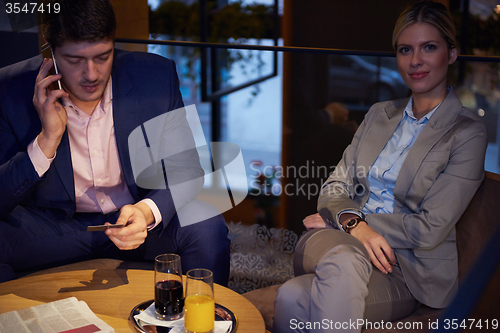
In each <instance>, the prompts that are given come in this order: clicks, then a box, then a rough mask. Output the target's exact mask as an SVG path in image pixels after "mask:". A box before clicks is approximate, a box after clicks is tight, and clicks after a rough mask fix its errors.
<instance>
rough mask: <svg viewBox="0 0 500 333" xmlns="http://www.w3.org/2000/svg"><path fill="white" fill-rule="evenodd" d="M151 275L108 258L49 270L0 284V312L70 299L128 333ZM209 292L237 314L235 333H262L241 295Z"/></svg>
mask: <svg viewBox="0 0 500 333" xmlns="http://www.w3.org/2000/svg"><path fill="white" fill-rule="evenodd" d="M153 277H154V272H153V271H152V270H143V269H137V268H134V264H129V263H127V262H122V261H119V260H111V259H97V260H89V261H85V262H82V263H76V264H71V265H66V266H61V267H57V268H53V269H48V270H45V271H41V272H37V273H34V274H31V275H28V276H25V277H22V278H20V279H17V280H13V281H8V282H4V283H0V313H4V312H9V311H14V310H19V309H23V308H27V307H31V306H35V305H40V304H43V303H47V302H52V301H56V300H60V299H63V298H68V297H73V296H74V297H76V298H77V299H78V300H81V301H85V302H86V303H87V304H88V306H89V307H90V309H91V310H92V311H93V312H94V313H95V314H96V315H97V317H99V318H100V319H102V320H104V321H105V322H106V323H107V324H108V325H110V326H111V327H113V328H114V329H115V332H117V333H121V332H133V331H134V330H133V328H132V327H131V326H130V324H129V322H128V317H129V314H130V311H131V310H132V309H133V308H134V307H135V306H136V305H138V304H139V303H142V302H144V301H147V300H150V299H153V297H154V287H153V280H154V278H153ZM214 289H215V290H214V293H215V302H216V303H219V304H221V305H223V306H224V307H226V308H228V309H229V310H231V311H232V312H233V313H234V315H235V316H236V318H237V320H238V326H237V330H236V332H237V333H259V332H265V327H264V320H263V319H262V316H261V314H260V313H259V311H258V310H257V309H256V308H255V306H254V305H253V304H252V303H250V302H249V301H248V300H247V299H246V298H245V297H243V296H241V295H240V294H238V293H236V292H234V291H232V290H230V289H228V288H225V287H222V286H220V285H217V284H215V285H214Z"/></svg>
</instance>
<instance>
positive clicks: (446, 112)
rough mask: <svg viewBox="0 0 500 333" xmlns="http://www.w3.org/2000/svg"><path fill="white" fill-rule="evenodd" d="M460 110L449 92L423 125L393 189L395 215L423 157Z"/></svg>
mask: <svg viewBox="0 0 500 333" xmlns="http://www.w3.org/2000/svg"><path fill="white" fill-rule="evenodd" d="M461 108H462V104H460V101H459V100H458V99H457V97H456V96H455V94H454V93H453V91H450V92H449V93H448V96H447V97H446V98H445V100H444V101H443V102H442V104H441V105H440V106H439V107H438V108H437V109H436V111H435V112H434V114H433V115H432V116H431V118H429V122H428V123H427V124H426V125H425V127H424V129H423V130H422V132H421V133H420V135H419V136H418V138H417V140H416V141H415V143H414V145H413V147H412V148H411V150H410V152H409V153H408V156H407V157H406V159H405V161H404V163H403V166H402V167H401V170H400V172H399V175H398V178H397V180H396V185H395V187H394V197H395V198H396V203H395V206H394V212H395V213H396V212H398V209H401V207H402V203H404V202H405V200H406V196H407V194H408V191H409V189H410V185H411V184H412V182H413V179H414V178H415V175H416V173H417V171H418V169H419V168H420V164H421V163H422V161H423V160H424V158H425V156H427V154H428V153H429V151H430V150H431V149H432V147H434V145H436V143H437V142H438V141H439V139H441V137H442V136H443V135H444V134H445V133H446V132H448V131H449V130H450V129H451V128H452V127H453V125H454V123H455V119H456V117H457V115H458V113H459V112H460V110H461Z"/></svg>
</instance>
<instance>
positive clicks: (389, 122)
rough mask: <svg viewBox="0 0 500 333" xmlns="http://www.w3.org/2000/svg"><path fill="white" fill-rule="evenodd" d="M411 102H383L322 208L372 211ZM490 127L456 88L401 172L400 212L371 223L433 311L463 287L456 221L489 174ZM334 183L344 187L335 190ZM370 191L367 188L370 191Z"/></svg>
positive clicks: (324, 211) (329, 213) (374, 217)
mask: <svg viewBox="0 0 500 333" xmlns="http://www.w3.org/2000/svg"><path fill="white" fill-rule="evenodd" d="M407 103H408V99H403V100H396V101H389V102H382V103H377V104H375V105H374V106H373V107H372V108H371V109H370V111H369V112H368V113H367V115H366V117H365V120H364V121H363V123H362V124H361V126H360V127H359V129H358V131H357V132H356V134H355V136H354V139H353V141H352V143H351V144H350V145H349V147H348V148H347V149H346V151H345V152H344V157H343V158H342V160H341V162H340V163H339V165H338V168H337V169H336V172H334V173H333V174H332V175H331V176H330V178H329V179H328V180H327V182H326V183H329V182H333V183H331V184H332V185H330V186H327V187H325V191H324V192H323V193H322V195H321V196H320V198H319V202H318V211H319V212H320V214H321V216H322V217H323V218H324V219H329V220H333V219H334V218H335V216H336V215H337V214H338V213H339V212H340V211H342V210H344V209H360V208H362V207H364V205H365V203H366V201H367V200H368V197H369V195H370V193H369V190H368V188H369V186H368V181H367V178H366V176H367V173H368V171H369V168H370V167H371V166H372V165H373V163H374V162H375V160H376V158H377V157H378V155H379V154H380V152H381V151H382V149H383V148H384V146H385V144H386V143H387V142H388V141H389V139H390V138H391V136H392V134H393V133H394V131H395V130H396V127H397V126H398V124H399V122H400V120H401V118H402V116H403V111H404V108H405V106H406V104H407ZM486 146H487V136H486V127H485V125H484V123H483V122H482V121H481V120H479V119H478V118H477V117H475V116H474V114H473V113H472V112H471V111H470V110H468V109H466V108H464V107H463V106H462V104H461V103H460V101H459V100H458V99H457V97H456V96H455V94H454V93H453V91H451V92H450V93H449V94H448V96H447V97H446V98H445V100H444V101H443V102H442V103H441V105H440V106H439V108H437V109H436V111H435V113H434V114H433V115H432V116H431V118H430V119H429V122H428V123H427V124H426V126H425V127H424V129H423V130H422V132H421V133H420V135H419V136H418V138H417V140H416V141H415V144H414V145H413V147H412V148H411V150H410V152H409V154H408V156H407V157H406V160H405V161H404V163H403V166H402V167H401V170H400V172H399V175H398V178H397V180H396V185H395V188H394V198H395V204H394V212H393V214H369V215H367V217H366V220H367V222H368V225H369V226H371V227H372V228H373V229H374V230H375V231H376V232H378V233H379V234H380V235H382V236H383V237H384V238H385V239H386V240H387V242H388V243H389V245H390V246H391V247H392V248H393V249H394V251H395V254H396V257H397V259H398V262H399V265H400V267H401V270H402V272H403V275H404V278H405V281H406V284H407V285H408V288H409V289H410V291H411V292H412V294H413V295H414V296H415V298H416V299H417V300H418V301H420V302H421V303H424V304H426V305H428V306H431V307H435V308H442V307H445V306H446V305H447V304H448V303H449V302H450V301H451V298H452V297H453V295H454V294H455V292H456V290H457V285H458V280H457V276H458V262H457V248H456V233H455V224H456V222H457V221H458V219H459V218H460V216H461V215H462V213H463V212H464V210H465V209H466V208H467V205H468V204H469V202H470V200H471V199H472V197H473V196H474V193H475V192H476V190H477V188H478V187H479V185H481V181H482V180H483V177H484V156H485V152H486ZM334 184H340V185H341V184H344V185H341V186H340V187H337V190H335V191H334V190H333V186H334ZM363 189H364V190H363Z"/></svg>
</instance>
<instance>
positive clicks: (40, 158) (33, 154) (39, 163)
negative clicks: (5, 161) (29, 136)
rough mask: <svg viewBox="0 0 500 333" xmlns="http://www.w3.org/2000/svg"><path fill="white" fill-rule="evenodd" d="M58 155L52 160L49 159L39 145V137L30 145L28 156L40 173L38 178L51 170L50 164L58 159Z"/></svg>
mask: <svg viewBox="0 0 500 333" xmlns="http://www.w3.org/2000/svg"><path fill="white" fill-rule="evenodd" d="M56 154H57V153H55V154H54V157H52V158H47V157H46V156H45V154H44V153H43V152H42V150H41V149H40V146H39V145H38V136H37V137H36V138H35V140H33V141H31V143H30V144H29V145H28V156H29V158H30V160H31V163H32V164H33V167H34V168H35V170H36V172H37V173H38V177H42V176H43V175H44V174H45V173H46V172H47V170H49V168H50V164H51V163H52V161H53V160H54V158H56Z"/></svg>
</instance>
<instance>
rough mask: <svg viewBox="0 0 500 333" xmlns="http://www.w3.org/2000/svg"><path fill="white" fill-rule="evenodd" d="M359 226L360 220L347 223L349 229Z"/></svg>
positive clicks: (351, 220)
mask: <svg viewBox="0 0 500 333" xmlns="http://www.w3.org/2000/svg"><path fill="white" fill-rule="evenodd" d="M357 224H358V219H350V220H349V221H347V225H346V226H347V227H348V228H350V227H354V226H356V225H357Z"/></svg>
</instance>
